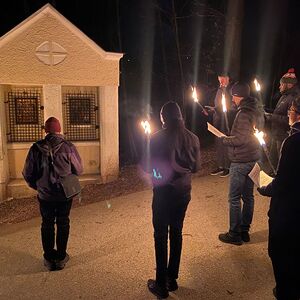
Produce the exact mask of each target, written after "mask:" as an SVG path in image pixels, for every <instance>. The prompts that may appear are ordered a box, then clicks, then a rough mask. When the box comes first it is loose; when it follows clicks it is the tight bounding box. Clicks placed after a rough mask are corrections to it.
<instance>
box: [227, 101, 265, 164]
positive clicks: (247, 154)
mask: <svg viewBox="0 0 300 300" xmlns="http://www.w3.org/2000/svg"><path fill="white" fill-rule="evenodd" d="M263 116H264V113H263V110H262V108H260V106H259V104H258V101H257V100H256V99H255V98H252V97H248V98H244V99H242V101H241V102H240V105H239V107H238V110H237V114H236V116H235V119H234V122H233V125H232V129H231V132H230V136H226V137H224V138H223V144H224V145H225V146H228V157H229V160H230V161H231V162H237V163H246V162H255V161H258V160H259V159H260V153H261V149H260V145H259V142H258V140H257V138H256V137H255V136H254V127H256V128H257V129H261V128H262V127H263V120H264V117H263Z"/></svg>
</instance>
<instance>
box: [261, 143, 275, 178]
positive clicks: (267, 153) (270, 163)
mask: <svg viewBox="0 0 300 300" xmlns="http://www.w3.org/2000/svg"><path fill="white" fill-rule="evenodd" d="M263 149H264V152H265V155H266V157H267V160H268V163H269V165H270V167H271V169H272V171H273V174H274V175H275V174H276V171H275V168H274V166H273V164H272V162H271V159H270V153H269V150H268V148H267V146H266V145H263Z"/></svg>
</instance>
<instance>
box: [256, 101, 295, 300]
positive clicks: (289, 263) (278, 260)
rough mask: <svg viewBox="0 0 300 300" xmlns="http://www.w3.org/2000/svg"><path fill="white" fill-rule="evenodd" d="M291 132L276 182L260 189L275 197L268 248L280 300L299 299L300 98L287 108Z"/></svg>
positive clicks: (282, 152) (272, 199) (285, 144)
mask: <svg viewBox="0 0 300 300" xmlns="http://www.w3.org/2000/svg"><path fill="white" fill-rule="evenodd" d="M288 116H289V124H290V126H291V127H290V133H289V137H287V138H286V139H285V140H284V142H283V145H282V148H281V154H280V159H279V163H278V169H277V173H276V176H275V178H274V179H273V181H272V182H271V183H270V184H269V185H267V186H263V187H261V188H258V191H259V193H260V194H261V195H263V196H268V197H272V198H271V202H270V209H269V212H268V216H269V245H268V246H269V247H268V252H269V256H270V258H271V261H272V265H273V271H274V276H275V280H276V289H274V292H275V294H276V293H277V299H280V300H282V299H288V300H296V299H297V300H298V299H300V246H299V245H300V244H299V240H300V222H299V216H300V202H299V170H300V155H299V153H300V97H298V98H296V99H295V100H293V102H292V105H291V107H290V109H289V111H288Z"/></svg>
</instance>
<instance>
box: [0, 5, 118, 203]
mask: <svg viewBox="0 0 300 300" xmlns="http://www.w3.org/2000/svg"><path fill="white" fill-rule="evenodd" d="M121 57H122V54H118V53H109V52H106V51H104V50H103V49H101V48H100V47H99V46H98V45H96V44H95V43H94V42H93V41H91V40H90V39H89V38H88V37H87V36H85V35H84V34H83V33H82V32H81V31H80V30H79V29H78V28H76V27H75V26H74V25H73V24H72V23H70V22H69V21H68V20H66V19H65V18H64V17H63V16H62V15H61V14H59V12H57V11H56V10H55V9H54V8H53V7H52V6H51V5H49V4H47V5H45V7H43V8H42V9H40V10H39V11H38V12H37V13H35V14H34V15H32V16H31V17H29V18H28V19H27V20H25V21H24V22H22V23H21V24H20V25H18V26H16V27H15V28H14V29H13V30H11V31H10V32H9V33H8V34H6V35H5V36H3V37H0V70H1V72H0V101H1V102H0V118H1V120H0V122H1V125H0V201H2V200H3V196H1V193H2V194H3V191H4V190H5V188H4V187H5V184H7V181H8V180H9V179H15V178H22V174H21V172H22V169H23V165H24V161H25V158H26V155H27V153H28V150H29V148H30V146H31V145H32V143H9V144H6V122H5V109H4V99H5V97H4V96H5V89H6V88H5V87H6V86H8V88H10V87H13V86H39V87H41V86H42V94H43V97H42V103H41V105H43V106H44V111H43V113H44V120H46V119H47V118H48V117H50V116H55V117H57V118H58V119H59V120H61V126H62V133H63V132H64V129H63V127H64V124H63V123H64V122H63V107H62V95H63V90H64V88H65V87H66V86H72V87H73V88H75V89H76V88H78V89H85V87H92V88H93V89H97V92H98V90H99V92H98V96H99V110H98V114H99V125H100V137H99V140H98V141H90V142H74V144H75V145H76V146H77V148H78V151H79V154H80V155H81V157H82V159H83V163H84V174H99V175H100V176H101V179H102V182H107V181H110V180H113V179H115V178H116V177H117V176H118V173H119V136H118V85H119V60H120V58H121ZM20 128H21V127H20ZM3 153H4V154H3ZM3 155H4V156H3ZM1 157H3V159H1Z"/></svg>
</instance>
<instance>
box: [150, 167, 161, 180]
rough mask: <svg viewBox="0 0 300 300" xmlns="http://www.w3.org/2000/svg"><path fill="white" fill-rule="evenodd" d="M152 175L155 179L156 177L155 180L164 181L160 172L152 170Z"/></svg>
mask: <svg viewBox="0 0 300 300" xmlns="http://www.w3.org/2000/svg"><path fill="white" fill-rule="evenodd" d="M152 173H153V177H154V178H155V179H162V176H161V174H160V173H159V171H158V170H157V171H156V169H153V170H152Z"/></svg>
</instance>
